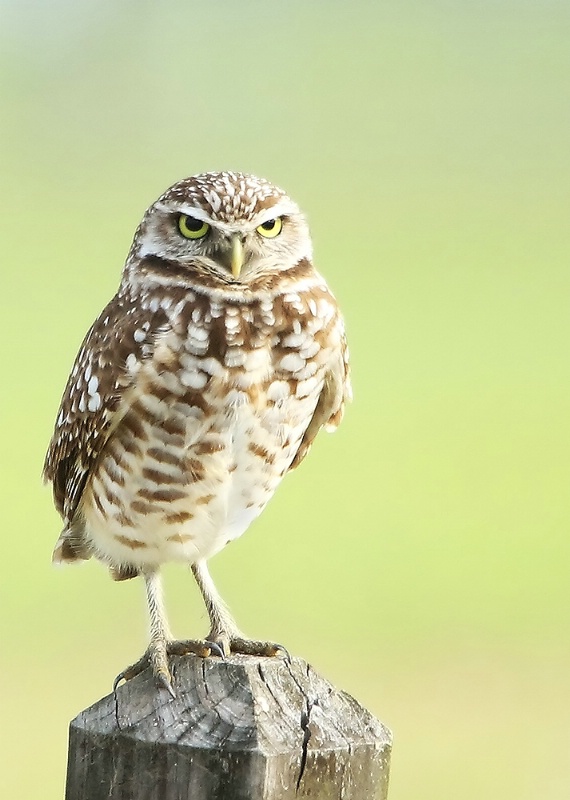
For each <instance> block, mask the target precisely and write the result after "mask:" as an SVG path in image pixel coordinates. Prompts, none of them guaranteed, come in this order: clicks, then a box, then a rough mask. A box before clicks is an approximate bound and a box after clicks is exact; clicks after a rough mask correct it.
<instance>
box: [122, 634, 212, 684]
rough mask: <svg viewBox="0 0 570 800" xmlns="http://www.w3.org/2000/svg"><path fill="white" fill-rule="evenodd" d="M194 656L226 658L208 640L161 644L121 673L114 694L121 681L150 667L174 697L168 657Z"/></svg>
mask: <svg viewBox="0 0 570 800" xmlns="http://www.w3.org/2000/svg"><path fill="white" fill-rule="evenodd" d="M191 653H192V654H194V655H196V656H199V657H200V658H207V657H208V656H210V655H212V654H213V655H216V656H219V657H220V658H224V651H223V649H222V648H221V647H220V645H219V644H218V643H217V642H210V641H208V640H206V639H184V640H181V641H169V642H161V643H160V646H152V645H151V646H150V647H149V649H148V650H147V651H146V653H144V655H142V656H141V658H139V660H138V661H136V662H135V663H134V664H131V665H130V666H129V667H126V669H124V670H123V671H122V672H120V673H119V674H118V675H117V677H116V678H115V680H114V681H113V692H116V691H117V687H118V686H119V684H120V683H121V681H130V680H132V678H135V677H136V676H137V675H140V674H141V672H144V670H145V669H147V668H148V667H151V668H152V672H153V675H154V678H155V680H156V682H157V683H158V685H159V686H160V687H162V688H163V689H166V690H167V692H168V693H169V694H170V695H171V696H172V697H176V693H175V691H174V689H173V687H172V675H171V673H170V669H169V667H168V660H167V656H187V655H189V654H191Z"/></svg>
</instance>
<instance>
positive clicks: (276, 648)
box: [208, 633, 291, 662]
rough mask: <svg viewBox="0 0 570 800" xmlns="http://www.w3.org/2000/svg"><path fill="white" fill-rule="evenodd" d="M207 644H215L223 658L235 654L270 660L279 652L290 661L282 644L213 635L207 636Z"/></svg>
mask: <svg viewBox="0 0 570 800" xmlns="http://www.w3.org/2000/svg"><path fill="white" fill-rule="evenodd" d="M208 642H209V643H211V642H214V643H216V642H217V643H218V649H219V650H220V651H223V653H224V655H225V656H230V655H232V653H235V654H241V655H246V656H262V657H268V658H271V657H273V656H276V655H277V654H278V653H280V652H281V653H283V655H284V657H285V660H286V661H287V662H290V661H291V656H290V655H289V652H288V650H287V649H286V648H285V647H283V645H282V644H277V642H262V641H257V640H254V639H244V638H243V637H241V636H228V635H224V634H222V635H214V634H213V633H211V634H210V635H209V636H208Z"/></svg>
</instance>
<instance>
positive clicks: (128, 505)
mask: <svg viewBox="0 0 570 800" xmlns="http://www.w3.org/2000/svg"><path fill="white" fill-rule="evenodd" d="M349 397H350V381H349V369H348V350H347V345H346V339H345V332H344V324H343V320H342V317H341V315H340V313H339V309H338V306H337V303H336V301H335V299H334V297H333V295H332V294H331V292H330V290H329V289H328V287H327V285H326V283H325V281H324V279H323V278H322V277H321V276H320V275H319V273H318V272H317V271H316V270H315V268H314V267H313V262H312V246H311V239H310V235H309V230H308V227H307V223H306V221H305V218H304V216H303V215H302V213H301V211H300V210H299V208H298V206H297V205H296V204H295V203H294V202H293V200H291V199H290V198H289V197H288V196H287V195H286V194H285V192H284V191H282V190H281V189H279V188H277V187H276V186H274V185H273V184H271V183H269V182H268V181H266V180H263V179H260V178H256V177H254V176H252V175H246V174H242V173H238V172H209V173H203V174H200V175H195V176H193V177H190V178H187V179H185V180H182V181H180V182H178V183H176V184H174V185H173V186H171V187H170V188H169V189H168V190H167V191H166V192H165V193H164V194H163V195H162V196H161V197H160V198H159V199H158V200H157V201H156V202H155V203H154V204H153V205H151V206H150V208H149V209H148V210H147V211H146V213H145V214H144V217H143V219H142V222H141V223H140V225H139V227H138V229H137V231H136V233H135V236H134V240H133V244H132V246H131V249H130V251H129V254H128V257H127V260H126V263H125V266H124V269H123V273H122V277H121V283H120V286H119V289H118V291H117V293H116V294H115V296H114V297H113V299H112V300H111V301H110V303H109V304H108V305H107V306H106V307H105V309H104V310H103V311H102V313H101V314H100V315H99V317H98V318H97V319H96V320H95V322H94V323H93V325H92V327H91V329H90V330H89V332H88V333H87V335H86V337H85V339H84V341H83V344H82V345H81V348H80V350H79V353H78V355H77V357H76V359H75V363H74V365H73V368H72V370H71V374H70V376H69V379H68V382H67V385H66V388H65V391H64V394H63V398H62V401H61V406H60V409H59V414H58V416H57V420H56V424H55V430H54V433H53V437H52V440H51V443H50V445H49V449H48V452H47V456H46V460H45V465H44V477H45V479H46V480H47V481H49V482H51V483H52V485H53V494H54V501H55V505H56V507H57V510H58V511H59V513H60V514H61V517H62V519H63V531H62V533H61V535H60V537H59V539H58V541H57V543H56V546H55V550H54V555H53V558H54V561H55V562H57V563H62V562H65V563H67V562H75V561H78V560H82V559H89V558H91V557H94V558H96V559H98V560H99V561H101V562H102V563H103V564H104V565H106V566H107V567H108V569H109V572H110V574H111V577H112V578H113V579H114V580H117V581H121V580H125V579H127V578H134V577H137V576H141V577H142V578H143V580H144V582H145V585H146V595H147V601H148V609H149V616H150V642H149V645H148V648H147V650H146V652H145V653H144V655H143V656H142V658H140V659H139V660H138V661H137V662H136V663H135V664H133V665H132V666H130V667H128V668H127V669H126V670H124V671H123V672H122V673H121V674H120V675H119V677H118V680H121V679H129V678H131V677H133V676H134V675H136V674H138V673H139V672H140V671H141V670H143V669H144V668H146V667H147V666H150V667H151V668H152V670H153V673H154V676H155V678H156V680H157V682H158V684H159V685H161V686H163V687H164V688H166V689H167V690H168V691H170V692H171V693H172V694H174V691H173V687H172V678H171V672H170V669H169V659H168V656H169V655H171V654H178V655H180V654H186V653H195V654H197V655H199V656H203V657H207V656H209V655H211V654H216V655H218V656H225V655H228V654H231V653H245V654H252V655H260V656H271V655H275V654H276V653H278V652H279V650H280V649H281V648H280V645H278V644H276V643H274V642H265V641H253V640H249V639H247V638H245V636H244V635H243V634H242V633H240V631H239V629H238V627H237V626H236V623H235V622H234V620H233V618H232V616H231V614H230V612H229V611H228V609H227V607H226V606H225V605H224V603H223V601H222V600H221V598H220V596H219V594H218V592H217V590H216V588H215V586H214V584H213V581H212V579H211V577H210V575H209V572H208V569H207V561H208V559H210V558H211V557H212V556H213V555H215V554H216V553H217V552H218V551H220V550H221V549H222V548H223V547H224V546H225V545H226V544H228V543H229V542H231V541H233V540H234V539H236V538H237V537H238V536H241V534H242V533H244V531H245V530H246V529H247V528H248V526H249V525H250V523H251V522H252V521H253V520H254V519H255V518H256V517H257V516H258V515H259V514H260V513H261V511H262V510H263V509H264V508H265V506H266V504H267V502H268V501H269V499H270V498H271V496H272V495H273V493H274V491H275V489H276V488H277V485H278V484H279V482H280V481H281V479H282V478H283V477H284V475H285V474H286V473H287V472H289V470H291V469H294V468H295V467H296V466H298V465H299V464H300V463H301V461H302V460H303V459H304V457H305V455H306V454H307V452H308V451H309V449H310V447H311V444H312V442H313V440H314V438H315V436H316V435H317V433H318V432H319V430H320V429H321V428H323V427H324V428H325V429H328V430H334V429H335V428H336V427H337V426H338V424H339V423H340V420H341V417H342V414H343V409H344V406H345V403H346V401H347V400H348V399H349ZM170 561H173V562H182V563H183V564H187V565H189V566H190V567H191V570H192V573H193V575H194V578H195V579H196V582H197V584H198V586H199V589H200V591H201V594H202V596H203V598H204V602H205V605H206V609H207V612H208V615H209V620H210V630H209V633H208V635H207V636H206V638H205V639H188V640H184V641H175V640H173V638H172V636H171V633H170V630H169V627H168V622H167V618H166V614H165V609H164V604H163V598H162V587H161V578H160V568H161V565H162V564H164V563H166V562H170Z"/></svg>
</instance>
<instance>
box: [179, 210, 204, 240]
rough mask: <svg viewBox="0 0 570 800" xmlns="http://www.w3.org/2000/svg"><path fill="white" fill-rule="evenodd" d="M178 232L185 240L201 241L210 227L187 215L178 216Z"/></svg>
mask: <svg viewBox="0 0 570 800" xmlns="http://www.w3.org/2000/svg"><path fill="white" fill-rule="evenodd" d="M178 230H179V231H180V233H181V234H182V236H184V237H185V238H186V239H202V238H203V237H204V236H205V235H206V234H207V233H208V231H209V230H210V226H209V225H208V223H207V222H202V220H201V219H196V217H190V216H189V215H188V214H180V216H179V217H178Z"/></svg>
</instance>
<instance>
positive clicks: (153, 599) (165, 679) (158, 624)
mask: <svg viewBox="0 0 570 800" xmlns="http://www.w3.org/2000/svg"><path fill="white" fill-rule="evenodd" d="M141 574H142V575H143V577H144V582H145V588H146V599H147V603H148V611H149V618H150V642H149V645H148V648H147V650H146V652H145V653H144V655H143V656H142V657H141V658H139V660H138V661H137V662H136V663H135V664H131V666H130V667H127V668H126V669H125V670H123V671H122V672H121V673H120V674H119V675H118V676H117V677H116V679H115V688H116V687H117V684H118V683H119V682H120V681H122V680H125V681H128V680H130V679H131V678H134V677H135V676H136V675H138V674H139V673H141V672H142V671H143V670H144V669H146V668H147V667H148V666H149V665H150V667H151V668H152V672H153V675H154V676H155V678H156V680H157V681H158V682H159V684H160V685H161V686H164V688H165V689H168V691H169V692H170V694H171V695H172V696H173V697H174V690H173V688H172V678H171V675H170V670H169V668H168V657H167V654H168V642H169V641H170V639H171V636H170V628H169V626H168V620H167V618H166V609H165V607H164V599H163V593H162V578H161V576H160V572H159V571H158V569H148V570H142V571H141Z"/></svg>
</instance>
